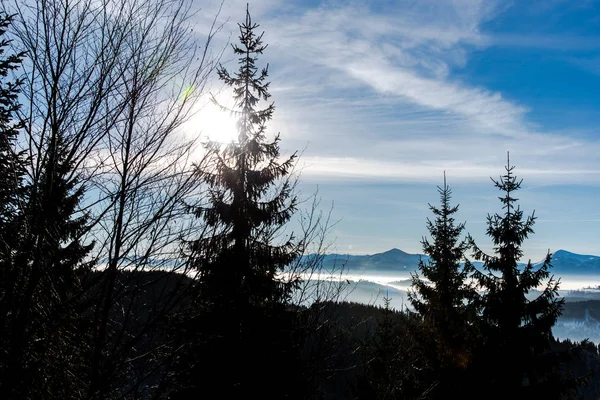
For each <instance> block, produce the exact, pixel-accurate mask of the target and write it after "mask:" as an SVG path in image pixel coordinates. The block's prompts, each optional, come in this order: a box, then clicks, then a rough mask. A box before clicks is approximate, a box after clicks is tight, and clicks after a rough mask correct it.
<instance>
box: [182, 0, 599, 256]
mask: <svg viewBox="0 0 600 400" xmlns="http://www.w3.org/2000/svg"><path fill="white" fill-rule="evenodd" d="M219 5H220V1H208V0H205V1H204V2H203V3H202V4H201V5H200V6H201V9H200V10H199V11H198V12H197V14H196V15H195V17H194V18H195V24H196V26H195V28H194V31H195V33H196V34H197V35H198V36H199V38H202V37H203V35H205V34H206V32H207V31H208V28H209V26H210V21H211V20H212V18H214V16H215V14H216V11H217V10H218V8H219ZM245 7H246V2H245V1H239V0H225V2H224V4H223V7H222V10H221V13H220V14H219V17H218V22H219V24H223V26H222V29H221V31H220V32H219V33H218V34H217V36H216V37H215V41H214V42H213V47H212V49H213V51H214V52H215V54H216V53H218V52H219V51H220V49H224V52H223V55H222V58H221V62H222V64H223V66H225V67H226V68H228V69H229V70H232V71H233V70H236V69H237V65H236V60H235V59H234V56H233V53H232V52H231V51H230V49H229V48H227V47H226V44H227V42H228V41H229V40H231V41H236V40H237V34H238V31H237V25H236V24H237V22H241V21H242V20H243V18H244V17H245ZM250 12H251V14H252V17H253V20H254V21H255V22H257V23H259V24H260V30H261V31H262V30H264V32H265V34H264V37H263V39H264V42H265V43H268V45H269V46H268V48H267V49H266V50H265V52H264V55H263V56H262V57H261V58H260V59H259V61H258V64H259V65H265V64H266V63H269V72H270V80H271V94H272V100H273V101H274V102H275V106H276V110H275V114H274V118H273V121H272V122H271V123H270V124H269V125H268V132H270V133H272V134H274V133H277V132H279V133H280V134H281V139H282V142H281V147H282V150H283V153H284V154H291V153H292V152H293V151H296V150H299V151H300V152H301V157H300V159H299V165H298V167H299V170H300V171H301V177H300V182H301V183H300V186H299V190H300V195H301V196H305V197H306V196H308V195H310V194H311V193H313V192H314V191H315V190H317V189H318V195H319V196H320V198H321V207H322V208H323V210H324V211H328V210H329V208H330V207H333V208H332V221H334V222H336V223H335V226H333V228H332V229H331V231H330V234H329V239H328V240H329V241H330V242H332V243H333V245H334V246H333V248H332V251H336V252H338V253H344V254H345V253H350V254H372V253H376V252H381V251H386V250H389V249H391V248H394V247H395V248H399V249H402V250H404V251H406V252H409V253H421V252H422V246H421V243H420V241H421V238H422V237H423V236H428V231H427V229H426V226H425V222H426V220H427V218H432V214H431V212H430V211H429V208H428V204H432V205H437V204H439V195H438V192H437V186H439V185H441V184H442V183H443V173H444V171H445V173H446V177H447V182H448V185H449V186H450V187H451V189H452V191H453V197H452V202H453V203H454V204H459V205H460V207H459V211H458V213H457V214H456V218H457V220H458V221H464V222H466V229H465V232H469V233H471V235H473V237H474V238H475V240H476V241H477V243H478V244H479V245H480V247H482V248H483V249H485V250H487V251H491V248H492V247H491V241H490V238H489V237H487V236H486V227H487V226H486V216H487V215H488V214H493V213H496V212H501V204H500V202H499V200H498V199H497V196H498V195H500V192H499V191H498V189H497V188H495V187H494V184H493V182H492V181H491V180H490V177H493V178H495V179H497V178H498V177H499V176H500V175H501V174H503V172H504V166H505V165H506V158H507V152H510V160H511V164H513V165H514V166H515V170H514V172H515V174H516V175H517V176H518V177H519V178H522V179H523V183H522V189H521V190H520V191H519V192H518V193H517V197H518V198H519V204H520V206H521V209H522V210H523V211H524V212H525V214H526V215H528V214H530V213H531V212H533V211H534V210H535V215H536V217H537V220H536V225H535V227H534V230H535V234H534V235H532V236H530V238H529V239H528V240H527V241H526V242H525V244H524V246H523V250H524V252H525V257H524V258H525V259H527V258H531V259H532V260H534V261H537V260H540V259H542V258H543V256H544V255H545V254H546V252H547V251H549V250H550V251H556V250H559V249H565V250H568V251H572V252H575V253H580V254H595V255H600V245H599V243H600V241H599V240H598V239H599V238H600V207H599V205H600V201H599V200H600V132H599V131H598V127H599V126H600V95H599V93H600V1H592V0H570V1H569V0H566V1H565V0H540V1H536V0H524V1H483V0H481V1H478V0H453V1H449V0H448V1H446V0H411V1H391V0H379V1H367V0H361V1H352V0H350V1H337V0H324V1H318V0H307V1H299V0H293V1H290V0H257V1H254V2H252V3H250ZM211 90H212V91H213V92H215V93H216V92H218V90H219V82H218V81H216V76H215V82H213V83H212V86H211ZM227 95H228V93H227V91H223V92H221V93H220V95H219V96H221V97H220V98H221V99H223V98H224V97H223V96H225V97H227ZM217 112H218V111H216V110H211V109H210V106H208V108H207V107H204V108H203V109H202V112H201V113H199V114H198V115H197V116H196V117H195V119H194V120H193V127H194V129H195V130H198V132H199V134H201V135H206V136H209V137H212V138H232V137H234V135H235V132H234V128H233V127H234V124H233V123H232V122H231V121H228V120H227V119H228V117H227V116H217V115H216V113H217Z"/></svg>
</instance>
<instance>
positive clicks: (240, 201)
mask: <svg viewBox="0 0 600 400" xmlns="http://www.w3.org/2000/svg"><path fill="white" fill-rule="evenodd" d="M190 6H191V3H187V2H185V1H179V0H156V1H152V2H146V1H142V0H107V1H102V2H97V1H92V0H75V1H73V2H61V1H54V0H38V1H30V2H27V1H26V2H14V3H10V2H6V3H5V2H3V5H2V7H3V10H2V12H1V14H0V50H1V51H0V398H2V399H190V398H209V399H212V398H226V399H228V398H262V399H282V398H288V399H291V398H295V399H351V398H352V399H441V398H465V399H470V398H473V399H475V398H498V399H506V398H513V399H519V398H547V399H571V398H576V397H578V396H581V397H582V398H586V399H587V398H590V399H591V398H597V396H598V395H599V394H600V385H599V384H598V383H597V382H598V381H597V380H596V379H595V374H596V373H597V372H598V371H600V357H599V356H598V348H597V347H596V346H595V345H593V344H591V343H588V342H583V343H572V342H570V341H563V342H559V341H557V340H555V339H554V337H553V336H552V332H551V329H552V326H553V325H554V324H555V322H556V320H557V318H558V317H559V316H560V315H561V312H562V310H563V307H564V302H563V300H562V299H560V298H559V297H558V292H557V291H558V288H559V280H557V279H555V278H554V277H553V276H552V275H551V264H550V256H551V255H550V254H548V255H547V257H546V260H545V262H544V263H543V265H542V266H541V267H539V268H534V267H533V266H532V265H531V263H529V264H528V265H527V266H526V267H525V268H518V267H517V263H518V261H519V260H520V259H521V257H522V255H523V254H522V251H521V247H522V244H523V242H524V241H525V240H526V239H527V237H528V236H529V235H530V234H532V233H533V229H532V228H533V224H534V222H535V217H534V216H533V215H532V216H529V217H524V215H523V211H521V210H520V208H519V206H518V204H517V199H516V198H515V193H516V191H517V190H518V189H519V187H520V185H521V181H519V180H518V179H517V178H516V176H515V174H514V166H512V165H511V163H510V160H508V162H507V165H506V167H505V170H506V171H505V173H504V175H502V176H501V177H500V179H499V180H498V181H494V184H495V185H496V187H497V188H498V189H499V191H500V197H499V199H500V201H501V212H500V213H498V214H493V215H489V216H488V231H487V233H488V236H489V237H490V239H491V241H492V247H493V254H485V253H484V252H483V251H481V250H480V248H479V247H478V245H477V244H476V243H475V241H474V240H473V239H472V238H471V237H470V236H469V235H466V236H465V235H464V233H463V231H464V228H465V225H464V224H462V223H457V222H456V221H455V219H454V215H455V213H456V212H457V211H458V206H453V205H452V204H451V191H450V189H449V187H448V186H447V184H446V178H445V176H444V183H443V186H441V187H440V188H438V189H439V193H440V197H441V202H440V205H439V206H430V209H431V211H432V213H433V215H434V219H433V220H428V221H427V228H428V230H429V232H430V238H423V240H422V244H423V250H424V252H425V254H427V255H428V256H429V257H430V259H429V262H428V263H424V262H421V264H420V265H419V272H418V273H416V274H414V275H413V277H412V290H411V292H410V297H409V298H410V303H411V307H410V309H408V308H407V309H405V310H393V309H391V308H390V306H389V299H386V306H385V307H383V308H376V307H370V306H364V305H358V304H350V303H344V302H341V301H338V300H339V299H340V297H339V294H340V290H341V287H342V286H343V285H342V284H341V283H340V284H339V285H337V284H332V283H331V282H328V283H326V284H325V283H323V282H321V281H319V279H318V274H319V273H320V272H323V273H331V272H334V273H335V272H339V271H323V270H322V268H321V266H320V263H319V262H320V260H321V259H322V256H323V255H324V254H325V252H326V251H327V246H326V245H325V240H326V234H327V231H328V227H329V225H328V220H327V217H326V216H324V215H322V214H320V212H319V211H318V202H317V201H314V202H313V203H312V204H313V206H312V209H309V210H308V211H306V210H303V209H301V206H302V205H303V204H306V203H304V202H303V199H300V198H299V197H298V195H297V191H296V190H295V185H296V183H297V176H296V175H295V174H294V167H295V163H296V154H292V155H291V156H289V157H283V156H282V155H281V154H280V148H279V136H278V135H277V136H275V137H274V138H272V139H269V136H268V134H267V130H266V129H267V123H268V122H269V120H270V119H271V118H272V116H273V113H274V111H275V108H274V104H273V103H272V102H271V101H270V93H269V89H270V86H269V81H268V73H269V70H268V64H264V65H265V66H262V65H260V64H259V57H260V56H261V55H262V54H263V51H264V50H265V49H266V48H267V45H266V44H265V43H263V40H262V38H263V35H262V33H261V32H260V31H259V30H258V28H259V26H258V25H257V24H255V23H254V22H252V20H251V17H250V14H249V12H248V11H246V18H245V20H244V22H242V23H240V24H239V37H238V41H236V42H235V43H234V44H233V46H232V48H233V54H234V57H235V58H236V60H237V63H238V69H237V71H231V70H228V69H226V68H224V67H223V66H222V65H220V64H219V63H218V56H219V54H216V55H215V54H214V53H212V51H211V41H212V39H213V37H214V34H215V33H217V32H218V31H219V30H220V27H219V26H218V25H217V24H216V23H213V25H212V27H211V29H210V32H209V33H208V35H207V36H206V38H205V39H206V40H205V42H204V44H203V45H202V46H198V45H197V43H196V41H195V40H196V39H197V37H194V36H193V35H192V34H191V33H190V32H191V30H190V25H189V20H190V17H191V16H192V15H193V12H192V11H191V9H190ZM216 20H217V19H216V18H215V21H216ZM213 73H215V74H216V75H217V76H218V78H219V80H220V81H221V82H222V83H223V84H224V86H225V87H227V88H230V89H231V91H232V93H233V102H234V106H233V107H232V108H227V107H226V106H223V105H220V104H219V103H218V102H217V100H216V98H215V97H213V100H214V102H215V104H217V105H218V106H219V107H220V108H221V109H222V111H223V112H227V113H229V114H230V115H231V116H232V118H235V119H236V121H237V130H238V137H237V139H236V140H233V141H231V142H230V143H225V144H222V143H219V142H217V141H208V142H206V143H202V144H201V151H196V152H194V149H195V148H196V147H197V146H195V145H196V143H195V142H194V139H189V140H188V139H187V138H186V137H184V136H183V135H182V134H181V129H180V128H181V125H182V124H183V123H184V122H185V121H186V120H187V119H188V117H189V116H190V115H191V113H192V110H193V106H194V104H195V100H196V99H198V98H199V96H202V95H205V92H206V90H207V84H208V82H209V80H210V79H211V76H212V75H213ZM198 154H199V155H200V156H198ZM298 216H299V220H300V224H299V226H300V228H299V231H298V232H296V233H291V232H288V231H286V227H287V226H289V222H290V221H291V220H292V219H293V218H296V217H298ZM309 253H310V254H312V255H313V256H312V257H303V255H306V254H309ZM467 256H472V257H473V258H475V259H478V260H482V261H483V262H484V266H483V268H482V269H479V270H478V269H476V268H474V267H473V265H471V264H470V263H469V261H468V260H467ZM306 277H309V278H308V279H307V278H306ZM311 277H312V278H311ZM301 278H303V279H301ZM540 287H543V290H542V291H541V294H540V295H539V296H538V297H537V298H536V299H534V300H528V299H527V298H526V296H525V295H526V294H528V292H529V291H530V290H532V289H538V288H540Z"/></svg>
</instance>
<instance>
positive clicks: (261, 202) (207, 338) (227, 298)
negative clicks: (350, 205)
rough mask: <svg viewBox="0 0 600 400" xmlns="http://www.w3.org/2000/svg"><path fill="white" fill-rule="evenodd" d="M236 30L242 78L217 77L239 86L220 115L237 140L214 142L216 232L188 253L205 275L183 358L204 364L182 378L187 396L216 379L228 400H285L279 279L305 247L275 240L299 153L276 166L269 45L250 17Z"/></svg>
mask: <svg viewBox="0 0 600 400" xmlns="http://www.w3.org/2000/svg"><path fill="white" fill-rule="evenodd" d="M238 25H239V30H240V35H239V42H240V43H239V44H233V45H232V47H233V51H234V54H236V55H237V56H239V58H238V64H239V70H238V71H237V72H236V73H230V72H229V71H228V70H227V69H225V68H224V67H223V66H220V67H219V68H218V70H217V71H218V76H219V79H221V80H222V81H223V82H224V83H225V85H226V86H229V87H231V88H233V99H234V101H235V106H234V108H233V109H229V108H226V107H222V106H221V108H222V111H223V112H229V113H230V114H231V115H232V116H233V117H235V118H236V119H237V129H238V138H237V140H236V141H232V142H230V143H228V144H226V145H223V144H221V143H219V142H215V141H211V142H208V143H207V144H206V146H205V148H206V150H207V152H208V155H209V158H210V159H211V160H212V163H209V164H212V165H213V166H214V168H213V169H212V170H210V171H207V170H203V171H199V174H200V176H201V179H203V181H204V182H205V183H206V184H207V185H208V187H209V201H208V203H209V204H208V205H207V206H206V207H202V208H200V209H198V210H197V215H198V216H199V217H201V218H203V220H204V222H205V224H206V226H208V227H209V228H210V229H212V232H213V234H212V235H205V237H203V238H201V239H199V240H197V241H195V242H194V243H192V245H191V250H192V252H191V255H190V260H191V264H192V267H193V268H195V269H196V270H197V271H198V272H199V275H198V281H197V283H198V285H197V289H198V302H197V303H196V307H197V308H198V309H199V310H200V311H199V313H198V314H197V315H196V316H195V317H194V318H192V319H190V321H189V323H188V324H184V325H185V326H184V327H183V329H184V330H186V331H187V332H188V335H190V337H195V338H196V339H194V340H195V342H196V345H195V346H193V347H192V348H190V350H188V351H186V353H187V355H185V357H189V358H193V357H201V358H202V359H203V360H205V363H204V364H203V365H198V364H196V366H195V367H193V368H192V369H189V370H187V371H183V372H180V373H179V375H180V376H183V375H185V374H188V375H189V378H188V379H189V381H188V383H186V384H183V385H184V386H187V389H186V390H183V391H182V392H181V393H180V396H182V397H185V396H186V395H188V394H186V393H191V392H190V390H191V391H192V392H193V387H194V386H195V385H196V384H198V382H199V381H202V382H204V383H203V385H212V384H214V383H215V382H217V381H219V382H220V386H219V390H220V392H221V393H222V394H223V396H224V397H231V396H232V398H233V397H237V396H238V395H241V394H242V393H243V395H244V396H248V395H249V393H260V397H262V398H265V397H267V398H269V397H270V396H271V395H270V394H269V391H266V390H265V389H266V388H267V387H268V388H269V389H270V391H272V392H273V393H272V397H274V398H279V397H283V394H282V393H281V392H280V393H277V392H276V391H277V390H276V389H275V388H276V387H278V384H279V383H282V384H283V381H286V380H287V381H288V383H289V379H291V378H290V377H291V376H293V372H292V370H291V368H292V364H293V360H292V359H291V358H290V357H291V356H290V355H289V354H288V353H286V352H287V351H288V350H289V351H291V349H290V348H289V347H290V343H291V341H290V340H291V337H290V334H291V325H290V324H291V319H290V318H291V316H290V315H288V314H287V312H286V311H285V307H286V303H287V302H288V301H289V300H290V296H291V293H292V289H293V286H294V282H293V281H289V280H284V279H283V278H281V277H280V275H279V274H280V273H281V272H283V270H284V267H285V266H286V265H288V264H289V263H291V262H292V261H293V260H294V259H295V258H296V257H297V256H298V254H299V250H300V249H299V246H298V245H297V244H296V243H295V241H294V238H293V236H289V237H285V238H280V239H282V240H281V241H280V242H277V241H276V239H277V237H276V236H277V234H276V233H277V230H278V229H280V228H281V227H282V226H283V225H284V224H285V223H286V222H287V221H288V220H289V219H290V218H291V217H292V215H293V213H294V211H295V210H296V204H297V200H296V197H295V196H294V194H293V182H292V180H291V179H290V172H291V168H292V167H293V165H294V163H295V159H296V154H295V153H294V154H293V155H292V156H291V157H288V158H284V160H283V161H282V160H280V150H279V135H276V136H275V138H274V139H273V140H268V139H267V136H266V123H267V122H268V121H269V120H270V119H271V117H272V115H273V112H274V110H275V107H274V104H273V103H270V104H268V105H267V106H266V107H265V108H259V104H260V102H261V101H268V100H269V98H270V93H269V82H267V80H266V79H267V77H268V65H267V66H266V67H264V68H262V69H259V68H258V67H257V66H256V61H257V59H258V56H259V55H261V54H262V53H263V51H264V50H265V49H266V47H267V46H266V45H264V44H263V42H262V37H263V34H260V35H257V33H256V30H257V28H258V25H257V24H255V23H253V22H252V19H251V17H250V13H249V11H248V10H246V19H245V22H244V23H241V24H238ZM215 103H216V100H215ZM217 105H218V103H217ZM198 337H200V338H201V339H199V340H198V339H197V338H198ZM199 342H201V343H200V345H199V346H198V343H199ZM286 349H287V350H286ZM190 354H196V355H195V356H190ZM286 354H287V355H286ZM281 357H288V358H287V359H286V361H283V360H282V358H281ZM232 358H233V359H235V360H236V361H235V365H232V363H231V362H230V360H231V359H232ZM182 361H183V363H184V364H185V361H184V360H183V359H182ZM282 363H284V364H285V365H286V368H283V369H282V368H281V366H282ZM277 365H279V367H276V366H277ZM179 368H181V366H180V367H179ZM183 368H184V369H185V367H183ZM194 368H195V369H194ZM283 371H285V373H286V378H283V376H281V380H282V381H281V382H279V381H280V378H277V376H278V374H281V373H283ZM225 376H227V378H224V377H225ZM194 377H196V378H194ZM266 379H268V381H266ZM190 381H191V382H192V384H191V385H190V384H189V382H190ZM287 386H288V388H289V387H290V386H289V385H287ZM294 391H295V392H296V393H298V392H299V391H298V390H297V388H296V389H294ZM225 393H226V394H225Z"/></svg>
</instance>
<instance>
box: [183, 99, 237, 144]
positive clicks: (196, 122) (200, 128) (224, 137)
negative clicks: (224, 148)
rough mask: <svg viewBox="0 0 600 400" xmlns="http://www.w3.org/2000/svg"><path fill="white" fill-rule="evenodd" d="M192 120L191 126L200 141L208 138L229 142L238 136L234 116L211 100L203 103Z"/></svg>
mask: <svg viewBox="0 0 600 400" xmlns="http://www.w3.org/2000/svg"><path fill="white" fill-rule="evenodd" d="M192 120H193V126H192V128H193V129H194V131H195V132H197V134H198V135H199V136H200V138H201V139H202V141H204V140H206V139H208V140H212V141H216V142H221V143H229V142H231V141H234V140H236V139H237V137H238V132H237V127H236V120H235V118H234V117H233V116H232V115H231V113H230V112H228V111H224V110H222V109H221V108H219V107H218V106H216V105H215V104H213V103H212V102H207V103H206V104H204V105H203V106H202V107H201V108H200V110H199V111H198V112H197V113H196V114H195V115H194V117H193V118H192Z"/></svg>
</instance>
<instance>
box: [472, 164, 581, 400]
mask: <svg viewBox="0 0 600 400" xmlns="http://www.w3.org/2000/svg"><path fill="white" fill-rule="evenodd" d="M505 169H506V173H505V174H504V175H502V176H501V177H500V179H499V180H494V179H492V181H493V182H494V185H495V186H496V188H498V190H500V191H501V192H502V196H500V197H499V199H500V201H501V203H502V208H503V212H502V213H501V214H498V213H496V214H494V215H488V217H487V224H488V228H487V234H488V236H490V237H491V239H492V243H493V246H494V247H493V249H494V253H495V254H494V255H487V254H485V253H484V252H483V251H482V250H481V249H480V248H479V247H478V246H477V245H476V244H475V243H474V240H473V239H472V238H469V241H470V243H471V245H472V246H473V256H474V257H475V258H476V259H479V260H482V261H483V262H484V265H483V269H484V271H476V272H475V273H474V277H475V278H476V280H477V282H478V284H479V286H480V287H481V289H482V290H483V291H484V295H483V296H482V298H481V300H482V306H483V308H482V313H481V333H482V343H481V346H482V347H481V353H480V354H479V357H478V361H477V364H478V367H480V368H479V371H481V373H482V375H481V376H480V377H479V379H480V382H481V384H482V385H484V386H487V387H494V388H495V389H494V393H493V395H494V396H495V397H494V398H561V397H560V396H561V395H562V394H563V393H564V392H565V391H566V390H568V389H569V385H568V384H567V382H565V379H563V378H560V376H561V375H564V374H559V373H558V372H559V370H560V369H561V367H560V359H561V358H560V357H559V356H558V355H557V354H556V353H553V352H551V348H550V346H551V344H552V341H553V336H552V331H551V329H552V326H553V325H554V323H555V322H556V320H557V318H558V317H559V316H560V314H561V310H562V306H563V303H564V299H560V298H558V288H559V283H560V280H555V279H554V277H553V276H551V275H550V268H551V264H550V260H551V254H550V253H548V254H547V255H546V258H545V259H544V261H543V262H542V264H541V266H539V267H534V265H533V264H532V263H531V260H529V261H528V262H527V264H526V265H525V266H524V267H523V266H520V265H519V261H520V259H521V257H522V256H523V251H522V249H521V247H522V245H523V243H524V241H525V239H527V238H528V236H529V235H530V234H532V233H533V225H534V222H535V215H534V214H532V215H530V216H528V217H527V218H525V219H524V217H523V211H522V210H521V209H520V207H519V205H518V204H517V200H518V199H517V198H516V197H515V192H516V191H517V190H519V189H520V187H521V182H522V181H519V180H517V177H516V176H515V174H514V172H513V170H514V166H512V165H511V164H510V157H507V165H506V167H505ZM541 286H543V289H542V290H541V293H540V294H539V295H538V296H537V297H535V298H534V299H532V300H530V299H528V298H527V297H526V295H527V294H528V293H529V291H531V290H534V289H538V288H540V287H541Z"/></svg>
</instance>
